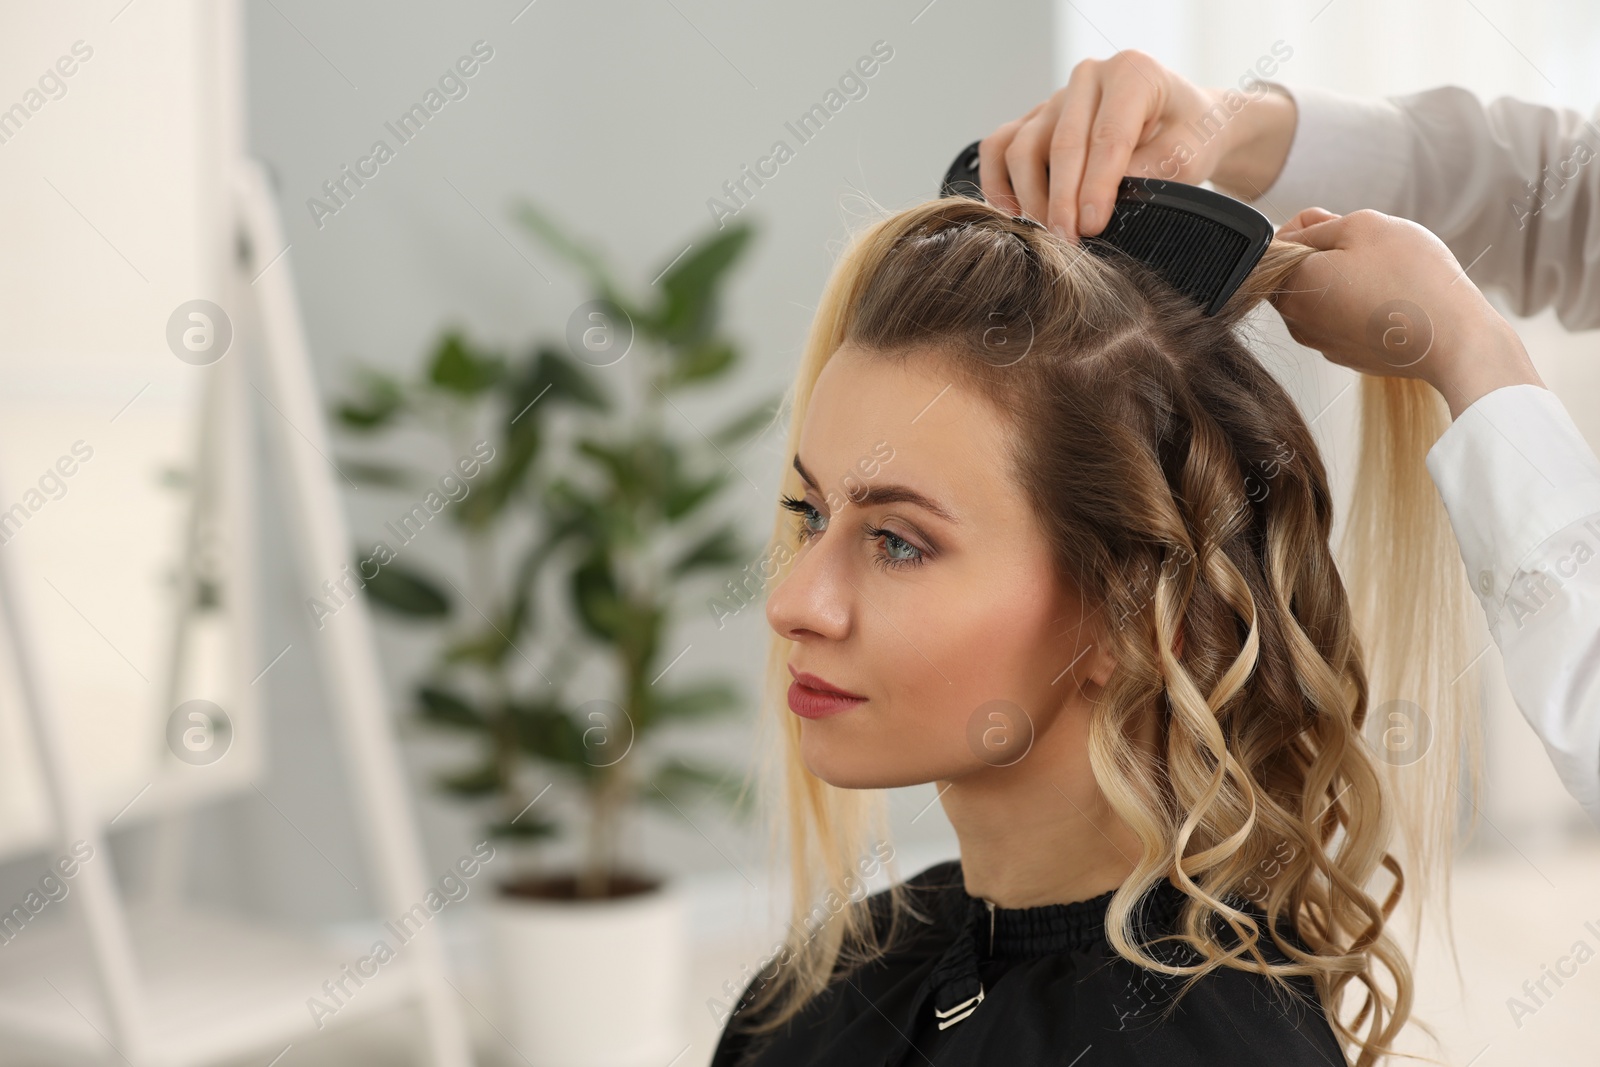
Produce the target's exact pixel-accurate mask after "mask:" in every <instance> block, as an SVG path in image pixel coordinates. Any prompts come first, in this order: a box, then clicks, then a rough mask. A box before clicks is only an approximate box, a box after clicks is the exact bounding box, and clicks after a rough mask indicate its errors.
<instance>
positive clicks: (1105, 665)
mask: <svg viewBox="0 0 1600 1067" xmlns="http://www.w3.org/2000/svg"><path fill="white" fill-rule="evenodd" d="M1085 660H1086V661H1087V665H1088V678H1089V681H1091V682H1093V683H1094V684H1095V685H1096V686H1098V687H1099V688H1101V689H1104V688H1105V687H1106V685H1107V684H1108V683H1109V682H1110V681H1111V672H1112V671H1114V670H1116V669H1117V658H1116V657H1115V656H1113V655H1112V654H1111V650H1110V649H1108V648H1107V647H1106V643H1105V642H1104V641H1102V640H1101V639H1100V638H1098V637H1096V638H1095V641H1094V644H1093V645H1092V646H1091V647H1090V650H1089V653H1088V655H1087V656H1086V657H1085Z"/></svg>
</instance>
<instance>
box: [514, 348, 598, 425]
mask: <svg viewBox="0 0 1600 1067" xmlns="http://www.w3.org/2000/svg"><path fill="white" fill-rule="evenodd" d="M536 398H542V399H538V403H539V404H541V405H542V404H548V403H550V401H552V400H557V401H565V402H567V403H571V404H576V405H578V406H579V407H586V408H589V409H591V410H593V411H608V410H610V408H611V398H610V396H608V395H607V394H606V392H605V390H603V389H601V388H600V386H599V385H598V384H597V383H596V381H595V379H594V378H593V377H592V376H591V375H590V373H589V372H588V371H587V370H585V369H584V367H583V364H580V363H579V362H578V361H577V360H574V359H573V358H571V357H570V356H568V355H567V354H566V353H564V352H563V351H562V350H561V349H559V348H556V347H555V346H553V345H541V346H540V347H539V348H538V349H537V350H536V351H535V353H534V355H533V356H532V357H531V358H530V359H529V360H528V362H527V364H526V368H525V370H524V371H523V374H522V376H521V377H520V378H519V379H518V380H517V383H516V389H515V391H514V392H513V393H512V395H511V412H510V417H511V418H517V415H518V413H520V412H522V411H524V410H525V409H526V408H527V405H529V404H531V403H534V402H535V399H536ZM526 417H527V416H526V415H524V416H523V418H526ZM518 421H521V420H520V419H518Z"/></svg>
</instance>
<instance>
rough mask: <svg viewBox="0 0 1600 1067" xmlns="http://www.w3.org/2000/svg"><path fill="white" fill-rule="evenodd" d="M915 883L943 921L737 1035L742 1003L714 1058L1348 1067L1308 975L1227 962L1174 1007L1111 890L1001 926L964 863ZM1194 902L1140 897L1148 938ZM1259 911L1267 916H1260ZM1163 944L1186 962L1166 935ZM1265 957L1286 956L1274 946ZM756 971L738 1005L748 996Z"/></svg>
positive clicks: (837, 1066) (931, 871)
mask: <svg viewBox="0 0 1600 1067" xmlns="http://www.w3.org/2000/svg"><path fill="white" fill-rule="evenodd" d="M906 886H907V889H908V890H910V892H911V893H912V894H913V896H912V900H913V901H914V902H915V903H916V905H917V906H918V909H919V910H920V911H922V912H923V913H924V914H926V915H929V916H930V917H932V918H934V920H935V922H934V923H933V924H932V925H923V924H920V923H917V922H916V920H915V919H911V920H910V921H909V925H910V926H911V927H914V929H912V930H908V931H907V933H908V934H909V936H908V937H906V938H905V939H904V940H902V939H901V935H897V946H894V947H891V951H890V952H889V953H888V954H887V955H886V956H884V957H881V958H879V959H878V960H875V961H873V962H872V963H869V964H864V965H861V966H859V967H858V968H856V969H854V970H853V971H851V972H850V973H848V974H845V975H842V976H841V974H840V972H839V971H838V970H837V969H836V971H835V978H834V981H833V982H832V983H831V984H830V985H829V986H828V988H827V989H826V990H824V991H823V992H822V993H820V994H818V996H817V997H816V998H814V999H813V1000H812V1001H811V1002H810V1003H809V1004H807V1005H806V1007H805V1009H804V1010H803V1011H802V1012H801V1013H800V1014H799V1015H797V1016H795V1017H794V1018H792V1019H790V1020H789V1022H788V1023H787V1024H785V1026H784V1027H780V1028H779V1029H778V1030H777V1031H776V1032H775V1033H772V1034H764V1035H754V1036H752V1035H749V1034H746V1033H744V1032H742V1030H741V1027H740V1024H741V1022H743V1021H744V1020H745V1019H747V1018H749V1016H750V1014H751V1012H750V1010H749V1009H746V1010H745V1011H744V1012H735V1014H733V1015H732V1016H731V1017H730V1018H729V1020H728V1022H727V1025H726V1026H725V1027H724V1028H723V1032H722V1037H721V1040H720V1041H719V1042H718V1045H717V1049H716V1052H715V1053H714V1054H713V1056H712V1059H711V1067H901V1065H904V1067H928V1065H933V1067H968V1065H979V1064H981V1065H984V1067H1033V1065H1036V1064H1038V1065H1043V1064H1050V1065H1059V1067H1134V1065H1138V1067H1146V1065H1148V1067H1189V1065H1200V1064H1205V1065H1208V1067H1210V1065H1220V1067H1254V1065H1260V1067H1345V1064H1346V1062H1347V1061H1346V1060H1345V1058H1344V1056H1343V1054H1342V1053H1341V1052H1340V1049H1339V1043H1338V1041H1337V1040H1336V1039H1335V1037H1334V1035H1333V1031H1332V1030H1331V1029H1330V1028H1329V1026H1328V1022H1327V1019H1326V1018H1325V1017H1324V1015H1323V1012H1322V1008H1321V1005H1320V1003H1319V1002H1318V998H1317V996H1316V992H1315V988H1314V987H1313V985H1312V984H1311V980H1310V978H1309V977H1299V976H1297V977H1295V978H1291V979H1290V980H1289V981H1290V982H1291V984H1292V985H1294V987H1295V988H1296V989H1297V990H1298V991H1299V992H1300V994H1301V995H1300V996H1299V997H1297V998H1290V997H1288V996H1287V995H1286V994H1284V993H1283V992H1282V991H1281V990H1279V989H1274V988H1272V987H1271V986H1270V985H1269V984H1268V981H1267V979H1265V978H1263V977H1261V976H1260V975H1255V974H1250V973H1248V972H1244V971H1239V970H1234V969H1226V968H1219V969H1217V970H1215V971H1212V972H1211V973H1210V974H1208V975H1207V976H1206V977H1204V978H1202V979H1201V980H1200V981H1199V982H1198V983H1196V984H1195V985H1194V986H1193V987H1192V988H1191V989H1190V990H1189V992H1188V993H1187V994H1185V995H1184V996H1183V998H1182V999H1181V1000H1179V1001H1178V1002H1177V1005H1176V1008H1175V1010H1173V1011H1171V1012H1168V1011H1166V1010H1165V1009H1167V1008H1168V1007H1169V1005H1170V1004H1171V1001H1172V997H1173V994H1174V993H1175V992H1176V990H1177V988H1178V986H1179V985H1181V983H1182V982H1183V979H1182V978H1170V977H1168V976H1166V975H1162V974H1159V973H1157V972H1154V971H1149V970H1145V969H1143V968H1139V967H1135V966H1134V965H1133V964H1131V963H1129V962H1128V961H1127V960H1125V959H1123V958H1122V957H1120V956H1118V955H1117V954H1116V953H1115V951H1113V950H1112V949H1111V948H1110V946H1109V945H1107V943H1106V939H1105V914H1106V908H1107V906H1108V905H1109V904H1110V901H1111V895H1112V894H1111V893H1110V892H1107V893H1105V894H1103V895H1101V896H1098V897H1095V898H1094V899H1092V900H1085V901H1079V902H1076V903H1072V904H1047V905H1043V906H1041V907H1034V908H995V909H994V910H993V931H992V934H991V926H990V918H991V913H990V910H989V908H988V905H987V903H986V902H985V901H983V900H981V899H977V898H974V897H971V896H969V895H968V894H967V892H966V889H965V884H964V882H963V879H962V873H961V862H960V860H949V861H947V862H945V863H940V864H936V865H934V866H933V867H930V868H928V869H927V870H925V871H923V872H922V873H921V874H918V875H917V876H916V877H914V878H912V879H910V880H909V881H908V882H907V883H906ZM887 898H888V893H887V891H883V892H879V893H875V894H873V895H872V897H871V899H870V903H869V906H870V907H872V908H873V909H874V910H873V912H872V914H873V915H875V916H879V917H881V916H884V915H886V914H887V910H886V909H887V904H888V899H887ZM1183 900H1184V897H1183V894H1182V892H1181V891H1180V890H1179V889H1178V888H1177V887H1175V886H1173V885H1172V884H1171V883H1170V882H1168V881H1166V880H1165V879H1163V880H1162V881H1160V882H1157V883H1156V885H1155V886H1154V887H1153V888H1152V890H1151V891H1150V893H1149V894H1148V895H1147V896H1146V897H1145V898H1144V899H1143V900H1142V901H1141V902H1140V905H1139V910H1138V912H1137V913H1136V917H1135V923H1136V929H1138V930H1140V931H1141V932H1142V934H1143V936H1144V937H1145V938H1146V939H1148V938H1149V937H1151V936H1154V935H1156V934H1159V933H1167V932H1172V931H1173V930H1174V929H1175V928H1176V927H1175V926H1174V920H1175V919H1176V916H1177V912H1178V908H1179V906H1180V905H1181V904H1182V903H1183ZM1256 914H1258V915H1259V912H1258V913H1256ZM875 921H881V918H880V919H878V920H875ZM1260 921H1261V923H1262V926H1263V928H1265V916H1261V917H1260ZM879 928H880V929H886V927H879ZM1286 936H1291V935H1288V934H1286ZM991 941H992V948H991ZM1263 941H1268V939H1265V938H1264V939H1263ZM1296 943H1298V941H1297V940H1296ZM1152 953H1153V954H1154V955H1155V956H1156V957H1157V958H1162V959H1166V960H1168V961H1170V962H1174V963H1181V962H1185V961H1184V959H1183V958H1181V957H1180V956H1179V955H1177V954H1175V950H1174V949H1173V948H1172V947H1171V946H1170V945H1163V946H1152ZM1263 953H1264V954H1265V955H1266V956H1267V958H1268V959H1269V960H1272V961H1273V962H1281V961H1282V960H1283V957H1282V956H1281V955H1279V954H1278V953H1277V951H1276V950H1275V949H1274V948H1272V947H1271V946H1270V944H1266V945H1263ZM1197 958H1198V957H1195V956H1192V955H1191V956H1189V957H1188V962H1194V961H1195V960H1196V959H1197ZM770 966H771V965H770V964H769V965H768V967H769V968H770ZM768 974H769V978H770V970H769V972H768ZM760 980H761V979H760V977H759V976H758V977H757V978H755V979H752V981H751V983H750V985H747V986H746V987H745V991H744V993H742V994H741V996H740V999H739V1000H738V1001H737V1002H736V1003H737V1004H740V1005H744V1004H746V1003H747V1000H748V997H749V995H750V993H751V991H752V990H753V988H754V985H755V983H756V982H759V981H760ZM980 988H981V989H982V991H983V999H982V1000H981V1001H977V1002H976V1003H975V1004H974V1003H973V1002H972V1001H971V998H972V997H974V996H975V995H976V994H977V993H978V992H979V989H980ZM964 1003H965V1004H967V1006H969V1007H972V1009H973V1010H972V1012H971V1014H969V1015H967V1016H966V1017H965V1018H963V1019H961V1020H960V1021H959V1022H955V1023H952V1024H951V1025H950V1026H948V1027H946V1028H945V1029H943V1030H941V1029H940V1028H939V1025H938V1024H939V1021H940V1020H939V1018H936V1017H935V1011H936V1009H939V1010H945V1011H946V1012H948V1013H949V1014H947V1015H946V1016H945V1018H946V1019H949V1018H954V1017H956V1016H959V1015H961V1014H962V1010H964V1009H960V1006H961V1005H963V1004H964ZM950 1009H958V1010H955V1011H953V1012H952V1011H950Z"/></svg>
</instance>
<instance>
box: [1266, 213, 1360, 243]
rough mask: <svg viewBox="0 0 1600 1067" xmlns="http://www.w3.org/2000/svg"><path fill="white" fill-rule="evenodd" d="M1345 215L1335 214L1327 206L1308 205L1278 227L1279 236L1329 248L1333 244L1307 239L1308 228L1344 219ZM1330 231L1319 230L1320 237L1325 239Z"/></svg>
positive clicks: (1287, 239)
mask: <svg viewBox="0 0 1600 1067" xmlns="http://www.w3.org/2000/svg"><path fill="white" fill-rule="evenodd" d="M1343 217H1344V216H1343V215H1335V214H1334V213H1333V212H1331V211H1329V210H1328V209H1326V208H1320V207H1308V208H1306V209H1305V210H1304V211H1302V212H1300V213H1299V214H1298V215H1296V216H1295V217H1294V218H1292V219H1290V220H1289V221H1288V222H1286V223H1284V224H1283V225H1282V226H1280V227H1278V232H1277V236H1278V237H1279V238H1280V239H1282V240H1285V241H1298V242H1300V243H1301V244H1309V245H1312V247H1315V248H1329V247H1332V246H1331V245H1319V244H1316V243H1315V241H1312V240H1307V239H1306V238H1305V236H1304V234H1305V233H1306V231H1307V230H1309V229H1311V228H1313V227H1318V226H1321V225H1322V224H1323V223H1327V222H1333V221H1335V220H1338V219H1342V218H1343ZM1330 232H1331V231H1329V230H1326V229H1323V230H1319V231H1318V237H1319V238H1321V239H1324V240H1325V239H1326V235H1327V234H1328V233H1330Z"/></svg>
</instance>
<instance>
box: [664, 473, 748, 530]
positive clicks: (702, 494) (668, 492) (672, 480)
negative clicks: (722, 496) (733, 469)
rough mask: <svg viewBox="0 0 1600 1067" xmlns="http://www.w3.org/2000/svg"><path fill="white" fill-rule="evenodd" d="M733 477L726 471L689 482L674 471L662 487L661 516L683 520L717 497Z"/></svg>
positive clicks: (671, 519)
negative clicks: (718, 492) (719, 491)
mask: <svg viewBox="0 0 1600 1067" xmlns="http://www.w3.org/2000/svg"><path fill="white" fill-rule="evenodd" d="M731 477H732V475H730V474H729V473H728V472H727V471H726V470H719V471H716V472H715V473H713V474H711V475H708V476H707V477H705V478H701V479H699V480H689V479H685V478H684V477H683V476H682V475H681V474H679V473H678V471H677V470H676V469H673V470H672V471H671V472H669V474H668V475H667V478H666V479H665V481H664V483H663V485H662V487H661V514H662V515H663V516H665V517H666V518H667V520H668V521H676V520H678V519H681V518H683V517H684V516H685V515H688V514H689V513H691V512H693V511H694V510H696V509H697V508H698V507H699V506H700V505H701V504H703V503H705V502H706V501H707V500H710V499H711V498H712V497H714V496H716V495H717V491H718V490H719V489H721V488H722V487H723V486H724V485H727V484H728V479H729V478H731Z"/></svg>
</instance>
